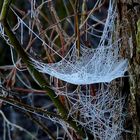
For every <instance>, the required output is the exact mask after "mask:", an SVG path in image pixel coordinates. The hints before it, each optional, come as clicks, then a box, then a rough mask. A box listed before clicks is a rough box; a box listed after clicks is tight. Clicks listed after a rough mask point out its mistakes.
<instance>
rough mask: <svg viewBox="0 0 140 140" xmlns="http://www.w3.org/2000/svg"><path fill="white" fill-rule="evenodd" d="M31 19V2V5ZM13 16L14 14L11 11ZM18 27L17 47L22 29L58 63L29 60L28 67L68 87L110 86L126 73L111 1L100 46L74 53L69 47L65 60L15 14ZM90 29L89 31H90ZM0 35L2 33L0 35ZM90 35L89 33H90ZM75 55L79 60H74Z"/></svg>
mask: <svg viewBox="0 0 140 140" xmlns="http://www.w3.org/2000/svg"><path fill="white" fill-rule="evenodd" d="M32 7H34V8H31V11H33V10H32V9H34V12H31V16H32V17H33V15H35V14H34V13H35V12H36V11H35V1H33V6H32ZM13 12H14V10H13ZM36 13H37V12H36ZM14 14H15V15H16V16H17V19H18V26H17V27H19V26H20V27H21V44H22V43H23V26H25V27H26V28H27V29H28V30H29V31H30V32H32V33H33V34H34V35H35V37H36V38H38V39H39V40H40V41H41V42H42V44H44V45H45V46H46V47H49V49H51V50H52V51H53V52H54V54H56V55H58V56H59V57H60V58H61V61H59V62H56V63H48V64H46V63H43V62H40V61H39V60H35V59H33V58H31V57H30V59H31V61H30V62H31V63H32V65H33V66H34V67H35V68H36V69H37V70H38V71H39V72H42V73H46V74H49V75H50V76H53V77H56V78H58V79H60V80H63V81H66V82H68V83H72V84H77V85H85V84H92V83H100V82H107V83H109V82H111V81H112V80H113V79H116V78H118V77H122V76H123V75H124V73H125V71H126V70H127V65H128V62H127V60H126V59H124V58H122V57H121V56H120V49H121V47H120V44H121V43H120V42H121V39H120V40H118V39H115V27H114V22H115V17H116V10H115V6H114V3H113V2H112V0H110V2H109V8H108V14H107V18H106V21H105V23H102V24H104V29H103V32H102V35H101V37H100V38H101V39H100V42H99V44H98V46H97V48H96V49H92V48H87V47H86V46H84V45H82V44H81V45H80V50H78V49H77V47H76V43H73V45H72V46H71V49H70V50H69V52H68V53H67V54H66V56H65V57H63V56H61V55H60V54H59V53H58V52H57V51H55V50H54V49H53V48H52V47H50V46H49V45H48V44H47V43H46V42H45V41H44V40H43V39H42V38H41V37H40V36H39V35H38V34H37V33H35V32H34V31H33V30H32V29H31V28H30V27H29V26H28V25H27V24H26V23H25V22H24V21H23V20H22V19H21V18H20V17H19V16H18V15H17V14H16V12H14ZM90 18H91V19H93V20H95V21H97V18H95V17H94V16H92V15H91V16H90ZM92 28H93V27H92ZM1 32H2V33H3V30H2V31H1ZM91 34H94V33H92V31H91ZM78 51H79V52H80V56H78V55H77V54H78Z"/></svg>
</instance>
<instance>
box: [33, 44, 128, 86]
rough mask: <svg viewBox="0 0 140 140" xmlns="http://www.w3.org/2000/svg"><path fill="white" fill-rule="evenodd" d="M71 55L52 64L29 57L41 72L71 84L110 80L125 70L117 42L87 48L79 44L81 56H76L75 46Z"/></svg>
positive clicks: (124, 62)
mask: <svg viewBox="0 0 140 140" xmlns="http://www.w3.org/2000/svg"><path fill="white" fill-rule="evenodd" d="M73 47H74V48H73V50H72V55H71V53H70V52H69V54H67V57H66V58H64V59H62V60H61V61H60V62H57V63H54V64H45V63H42V62H39V61H36V60H34V59H31V60H32V62H33V65H34V66H35V68H36V69H37V70H39V71H40V72H42V73H47V74H49V75H51V76H54V77H56V78H58V79H61V80H63V81H66V82H68V83H72V84H78V85H82V84H92V83H100V82H111V81H112V80H113V79H115V78H118V77H122V76H123V75H124V72H125V71H126V70H127V60H124V59H121V58H119V57H118V56H119V48H118V42H116V43H115V44H113V45H112V46H108V47H106V48H99V49H87V48H86V47H84V46H82V45H81V57H80V58H78V57H77V53H76V47H75V45H74V46H73Z"/></svg>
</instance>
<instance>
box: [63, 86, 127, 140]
mask: <svg viewBox="0 0 140 140" xmlns="http://www.w3.org/2000/svg"><path fill="white" fill-rule="evenodd" d="M113 86H114V85H110V84H100V86H99V85H98V88H97V92H95V95H92V94H91V91H90V89H89V88H88V87H87V88H85V90H84V89H83V88H82V87H79V88H77V89H76V90H75V91H73V92H72V93H70V92H67V93H65V94H63V95H64V96H66V97H67V99H68V101H69V103H70V104H71V108H70V110H69V114H68V116H72V117H73V119H74V120H75V121H76V122H77V123H78V124H80V125H81V126H82V127H83V128H85V129H86V130H88V131H89V132H90V133H92V135H93V136H94V138H95V139H100V140H118V139H121V138H122V137H121V134H122V132H126V130H125V128H124V126H123V124H124V120H125V117H126V114H125V112H124V110H123V109H124V104H125V97H124V96H122V95H121V93H119V92H120V90H117V88H119V87H117V86H115V87H113ZM60 95H61V93H60ZM77 115H78V116H77Z"/></svg>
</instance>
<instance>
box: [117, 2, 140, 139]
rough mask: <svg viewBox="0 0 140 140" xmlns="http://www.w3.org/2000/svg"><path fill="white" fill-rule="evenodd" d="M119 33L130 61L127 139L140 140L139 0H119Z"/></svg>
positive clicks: (125, 55)
mask: <svg viewBox="0 0 140 140" xmlns="http://www.w3.org/2000/svg"><path fill="white" fill-rule="evenodd" d="M117 6H118V20H117V25H118V29H119V31H118V33H119V36H120V37H121V38H122V39H123V43H122V46H123V48H124V50H123V51H124V52H126V53H125V54H124V53H123V51H122V54H123V56H124V57H127V58H128V60H129V70H128V73H129V87H130V94H129V95H128V96H129V97H128V108H127V109H128V112H129V115H130V118H131V119H130V120H128V121H129V122H128V123H127V125H128V124H130V123H131V125H130V127H131V129H132V134H130V136H129V137H128V136H127V137H126V138H125V139H130V140H140V113H139V111H140V53H139V51H138V50H139V45H140V44H139V43H140V42H139V41H138V40H139V33H140V31H139V28H140V27H139V26H140V25H139V19H140V1H139V0H118V1H117Z"/></svg>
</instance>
